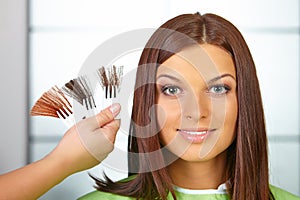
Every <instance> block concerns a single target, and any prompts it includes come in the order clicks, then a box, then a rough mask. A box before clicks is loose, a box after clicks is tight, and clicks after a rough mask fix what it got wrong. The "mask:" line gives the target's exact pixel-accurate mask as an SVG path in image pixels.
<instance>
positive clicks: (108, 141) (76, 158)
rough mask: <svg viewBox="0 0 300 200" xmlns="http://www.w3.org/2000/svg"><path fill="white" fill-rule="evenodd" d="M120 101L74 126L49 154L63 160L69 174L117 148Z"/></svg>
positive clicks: (97, 161) (91, 164)
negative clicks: (115, 145)
mask: <svg viewBox="0 0 300 200" xmlns="http://www.w3.org/2000/svg"><path fill="white" fill-rule="evenodd" d="M120 109H121V107H120V105H119V104H113V105H112V106H110V107H109V108H106V109H105V110H102V111H101V112H100V113H99V114H97V115H96V116H94V117H90V118H87V119H84V120H82V121H80V122H78V123H77V124H75V125H74V126H73V127H71V128H70V129H69V130H68V131H67V132H66V133H65V135H64V136H63V138H62V140H61V141H60V143H59V144H58V145H57V147H56V148H55V149H54V150H53V151H52V152H51V153H50V154H49V155H48V156H47V157H46V159H54V162H59V163H61V165H62V168H63V169H64V170H66V173H67V174H68V175H70V174H73V173H75V172H79V171H82V170H86V169H89V168H91V167H94V166H96V165H97V164H99V163H100V162H101V161H102V160H104V158H106V157H107V155H108V154H109V153H110V152H111V151H112V150H113V147H114V142H115V137H116V133H117V131H118V129H119V127H120V120H117V119H114V117H115V116H117V115H118V114H119V112H120Z"/></svg>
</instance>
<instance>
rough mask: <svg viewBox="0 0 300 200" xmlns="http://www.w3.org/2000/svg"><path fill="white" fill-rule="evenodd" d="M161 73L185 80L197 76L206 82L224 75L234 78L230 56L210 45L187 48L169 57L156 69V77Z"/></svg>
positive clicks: (234, 73)
mask: <svg viewBox="0 0 300 200" xmlns="http://www.w3.org/2000/svg"><path fill="white" fill-rule="evenodd" d="M162 73H174V74H180V75H182V76H187V78H188V77H189V76H195V75H196V74H197V75H200V76H201V77H202V78H203V79H204V80H206V81H207V80H211V79H213V78H214V77H217V76H220V75H222V74H225V73H226V74H230V75H232V76H233V77H234V78H235V77H236V72H235V66H234V62H233V60H232V57H231V55H230V54H229V53H228V52H226V51H225V50H223V49H221V48H219V47H217V46H214V45H210V44H202V45H195V46H192V47H188V48H186V49H184V50H182V51H180V52H179V53H177V54H175V55H173V56H171V57H170V58H169V59H167V60H166V61H165V62H164V63H162V65H161V66H160V67H159V68H158V70H157V76H158V75H160V74H162Z"/></svg>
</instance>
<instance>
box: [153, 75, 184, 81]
mask: <svg viewBox="0 0 300 200" xmlns="http://www.w3.org/2000/svg"><path fill="white" fill-rule="evenodd" d="M160 78H169V79H171V80H173V81H176V82H182V81H181V80H180V79H179V78H176V77H174V76H172V75H169V74H161V75H159V76H158V77H157V78H156V79H157V80H158V79H160Z"/></svg>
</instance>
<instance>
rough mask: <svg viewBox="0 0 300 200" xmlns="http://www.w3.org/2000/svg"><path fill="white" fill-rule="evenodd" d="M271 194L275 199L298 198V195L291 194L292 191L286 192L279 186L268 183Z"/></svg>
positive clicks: (299, 198)
mask: <svg viewBox="0 0 300 200" xmlns="http://www.w3.org/2000/svg"><path fill="white" fill-rule="evenodd" d="M270 189H271V192H272V194H273V195H274V198H275V200H282V199H289V200H300V197H297V196H296V195H293V194H292V193H289V192H287V191H286V190H283V189H281V188H278V187H276V186H273V185H270Z"/></svg>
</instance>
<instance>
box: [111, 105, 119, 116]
mask: <svg viewBox="0 0 300 200" xmlns="http://www.w3.org/2000/svg"><path fill="white" fill-rule="evenodd" d="M109 110H110V111H111V113H112V114H113V116H114V117H116V116H117V115H118V114H119V112H120V110H121V105H120V104H118V103H114V104H112V105H111V106H110V107H109Z"/></svg>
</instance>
